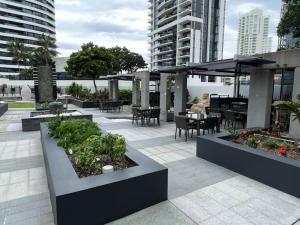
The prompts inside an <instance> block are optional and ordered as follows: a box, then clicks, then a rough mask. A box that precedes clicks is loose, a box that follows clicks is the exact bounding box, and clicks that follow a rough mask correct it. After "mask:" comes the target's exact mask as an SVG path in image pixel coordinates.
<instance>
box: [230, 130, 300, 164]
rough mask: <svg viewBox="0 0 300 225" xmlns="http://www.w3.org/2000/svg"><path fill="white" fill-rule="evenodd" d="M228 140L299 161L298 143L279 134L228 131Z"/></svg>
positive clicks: (263, 131)
mask: <svg viewBox="0 0 300 225" xmlns="http://www.w3.org/2000/svg"><path fill="white" fill-rule="evenodd" d="M229 133H230V136H229V138H227V139H228V140H230V141H232V142H234V143H237V144H242V145H247V146H249V147H251V148H255V149H257V150H259V151H264V152H269V153H272V154H274V155H279V156H285V157H288V158H291V159H295V160H300V151H299V150H300V149H299V146H298V142H297V141H296V140H292V139H289V138H286V137H282V136H281V133H280V132H270V131H267V130H261V129H250V130H248V129H245V130H243V131H241V132H239V131H235V130H229Z"/></svg>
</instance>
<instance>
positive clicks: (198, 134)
mask: <svg viewBox="0 0 300 225" xmlns="http://www.w3.org/2000/svg"><path fill="white" fill-rule="evenodd" d="M197 136H200V121H197Z"/></svg>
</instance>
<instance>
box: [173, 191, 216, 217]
mask: <svg viewBox="0 0 300 225" xmlns="http://www.w3.org/2000/svg"><path fill="white" fill-rule="evenodd" d="M171 202H172V203H173V204H174V205H175V206H176V207H177V208H178V209H180V210H181V211H182V212H184V213H185V214H186V215H187V216H188V217H190V218H191V219H192V220H193V221H195V222H196V223H201V222H202V221H205V220H207V219H208V218H209V217H211V216H212V215H211V214H210V212H208V210H207V209H206V208H204V207H203V206H200V205H198V204H196V203H195V202H194V201H193V200H191V199H190V198H188V197H185V196H183V197H179V198H176V199H173V200H171Z"/></svg>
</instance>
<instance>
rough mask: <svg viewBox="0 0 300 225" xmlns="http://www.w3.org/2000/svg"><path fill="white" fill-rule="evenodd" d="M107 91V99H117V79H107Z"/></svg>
mask: <svg viewBox="0 0 300 225" xmlns="http://www.w3.org/2000/svg"><path fill="white" fill-rule="evenodd" d="M108 92H109V99H111V100H115V101H117V100H118V99H119V95H118V92H119V81H118V80H115V79H114V80H109V81H108Z"/></svg>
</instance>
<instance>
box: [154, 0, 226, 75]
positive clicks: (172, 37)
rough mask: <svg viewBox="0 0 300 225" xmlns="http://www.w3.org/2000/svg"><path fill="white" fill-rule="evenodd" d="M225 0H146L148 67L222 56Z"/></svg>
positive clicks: (193, 61)
mask: <svg viewBox="0 0 300 225" xmlns="http://www.w3.org/2000/svg"><path fill="white" fill-rule="evenodd" d="M225 2H226V0H149V3H150V5H149V10H150V12H149V16H150V19H149V23H150V26H149V30H150V34H149V37H150V40H149V44H150V51H151V56H150V57H151V63H150V65H151V69H152V70H157V69H159V68H163V67H168V66H175V65H177V66H178V65H186V64H189V63H201V62H207V61H213V60H217V59H221V58H222V56H223V42H224V40H223V39H224V20H225Z"/></svg>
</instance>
